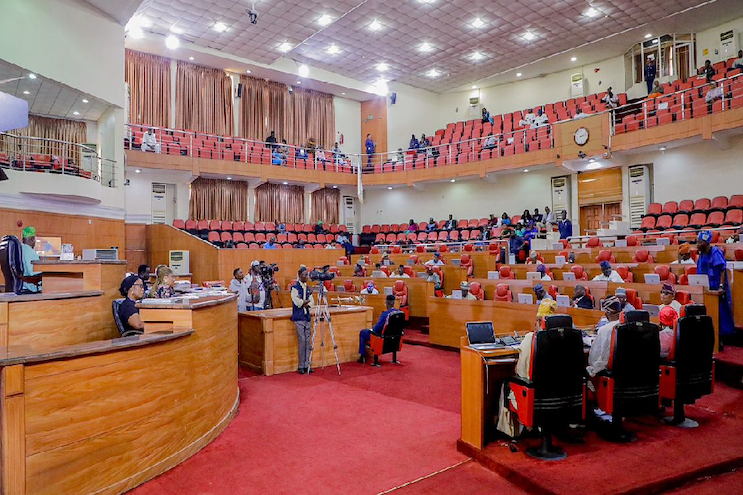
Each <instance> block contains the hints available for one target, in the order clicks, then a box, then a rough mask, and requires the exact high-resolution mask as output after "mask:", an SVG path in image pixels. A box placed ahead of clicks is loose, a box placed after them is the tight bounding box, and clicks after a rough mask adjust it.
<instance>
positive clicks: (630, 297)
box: [625, 289, 643, 309]
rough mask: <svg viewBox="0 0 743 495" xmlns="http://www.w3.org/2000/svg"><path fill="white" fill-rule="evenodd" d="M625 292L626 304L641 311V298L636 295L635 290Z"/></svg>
mask: <svg viewBox="0 0 743 495" xmlns="http://www.w3.org/2000/svg"><path fill="white" fill-rule="evenodd" d="M625 291H626V292H627V302H628V303H630V304H631V305H632V307H634V308H635V309H642V304H643V302H642V298H641V297H640V296H639V295H638V294H637V289H625Z"/></svg>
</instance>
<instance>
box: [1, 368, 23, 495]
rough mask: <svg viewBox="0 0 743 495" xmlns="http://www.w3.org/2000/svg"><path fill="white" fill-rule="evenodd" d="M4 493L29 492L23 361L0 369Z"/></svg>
mask: <svg viewBox="0 0 743 495" xmlns="http://www.w3.org/2000/svg"><path fill="white" fill-rule="evenodd" d="M0 372H1V376H0V380H1V382H0V383H1V386H2V395H1V396H0V425H1V426H2V430H1V431H0V436H1V437H2V442H1V443H2V445H1V447H2V451H1V456H0V459H2V462H1V463H0V466H2V467H1V471H2V493H7V494H10V493H26V441H25V436H26V422H25V399H24V396H23V393H24V369H23V365H20V364H19V365H15V366H6V367H4V368H2V369H1V370H0Z"/></svg>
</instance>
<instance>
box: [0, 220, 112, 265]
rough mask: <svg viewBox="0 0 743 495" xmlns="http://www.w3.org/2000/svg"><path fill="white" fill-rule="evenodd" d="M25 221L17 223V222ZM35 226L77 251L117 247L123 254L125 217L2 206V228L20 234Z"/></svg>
mask: <svg viewBox="0 0 743 495" xmlns="http://www.w3.org/2000/svg"><path fill="white" fill-rule="evenodd" d="M18 221H21V222H23V226H22V227H18V225H17V222H18ZM29 226H31V227H36V234H37V235H38V236H48V237H61V238H62V242H63V243H65V244H72V245H73V246H74V249H75V254H82V250H83V249H101V248H105V249H107V248H110V247H114V246H115V247H118V248H119V257H123V256H124V246H125V241H124V238H125V236H124V220H111V219H106V218H98V217H83V216H76V215H62V214H59V213H47V212H41V211H30V210H12V209H7V208H2V209H0V231H1V232H2V234H3V235H6V234H12V235H15V236H16V237H18V238H19V239H20V238H21V231H22V230H23V229H24V228H25V227H29Z"/></svg>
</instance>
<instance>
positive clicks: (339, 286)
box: [335, 285, 346, 292]
mask: <svg viewBox="0 0 743 495" xmlns="http://www.w3.org/2000/svg"><path fill="white" fill-rule="evenodd" d="M335 291H336V292H346V288H345V287H343V286H342V285H336V286H335Z"/></svg>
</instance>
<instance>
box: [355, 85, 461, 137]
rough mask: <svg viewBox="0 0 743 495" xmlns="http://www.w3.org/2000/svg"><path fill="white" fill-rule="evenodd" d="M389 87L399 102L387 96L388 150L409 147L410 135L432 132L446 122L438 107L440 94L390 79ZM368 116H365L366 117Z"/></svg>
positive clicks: (427, 134)
mask: <svg viewBox="0 0 743 495" xmlns="http://www.w3.org/2000/svg"><path fill="white" fill-rule="evenodd" d="M389 91H390V94H391V93H397V103H395V104H394V105H392V104H391V103H390V98H389V97H388V98H387V150H379V149H378V150H377V152H383V151H388V150H396V149H397V148H402V149H404V150H406V149H408V143H409V142H410V135H411V134H415V135H416V136H417V137H420V135H421V133H423V134H425V135H426V136H430V135H432V134H434V133H435V132H436V130H437V129H441V128H442V127H445V126H446V123H447V122H448V121H446V120H442V118H443V116H442V114H441V112H440V111H439V95H437V94H436V93H431V92H430V91H425V90H423V89H416V88H413V87H411V86H407V85H405V84H399V83H390V85H389ZM365 117H366V116H362V118H365Z"/></svg>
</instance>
